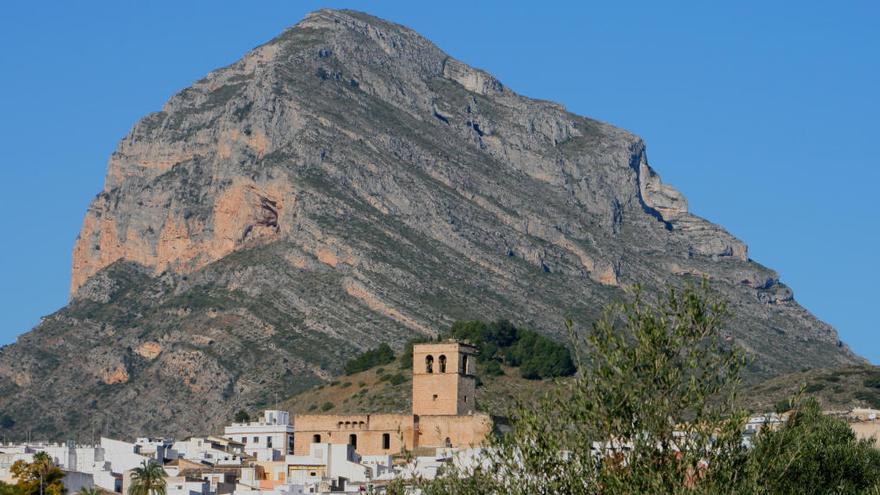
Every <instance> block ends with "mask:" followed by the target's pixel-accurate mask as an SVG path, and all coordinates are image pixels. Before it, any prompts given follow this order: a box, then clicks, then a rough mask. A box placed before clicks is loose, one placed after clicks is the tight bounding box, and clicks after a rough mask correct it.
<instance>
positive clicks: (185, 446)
mask: <svg viewBox="0 0 880 495" xmlns="http://www.w3.org/2000/svg"><path fill="white" fill-rule="evenodd" d="M173 451H174V452H175V453H176V454H177V455H178V458H182V459H186V460H188V461H194V462H202V463H207V464H211V465H215V466H240V465H241V456H242V454H244V445H243V444H242V443H239V442H238V441H235V440H231V439H229V438H222V437H215V436H207V437H190V438H187V439H186V440H181V441H179V442H174V446H173Z"/></svg>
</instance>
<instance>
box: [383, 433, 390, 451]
mask: <svg viewBox="0 0 880 495" xmlns="http://www.w3.org/2000/svg"><path fill="white" fill-rule="evenodd" d="M382 448H383V449H385V450H388V449H390V448H391V434H389V433H383V434H382Z"/></svg>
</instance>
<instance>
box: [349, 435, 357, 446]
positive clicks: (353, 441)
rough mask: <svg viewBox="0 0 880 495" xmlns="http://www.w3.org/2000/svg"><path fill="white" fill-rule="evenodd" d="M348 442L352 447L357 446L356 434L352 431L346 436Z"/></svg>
mask: <svg viewBox="0 0 880 495" xmlns="http://www.w3.org/2000/svg"><path fill="white" fill-rule="evenodd" d="M348 444H349V445H351V446H352V447H354V448H358V436H357V434H355V433H352V434H351V435H349V436H348Z"/></svg>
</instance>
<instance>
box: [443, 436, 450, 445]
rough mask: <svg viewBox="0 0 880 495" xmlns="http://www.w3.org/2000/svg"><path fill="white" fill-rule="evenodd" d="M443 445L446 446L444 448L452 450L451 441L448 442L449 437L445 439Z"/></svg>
mask: <svg viewBox="0 0 880 495" xmlns="http://www.w3.org/2000/svg"><path fill="white" fill-rule="evenodd" d="M443 444H444V445H446V448H452V440H450V439H449V437H446V440H445V441H444V442H443Z"/></svg>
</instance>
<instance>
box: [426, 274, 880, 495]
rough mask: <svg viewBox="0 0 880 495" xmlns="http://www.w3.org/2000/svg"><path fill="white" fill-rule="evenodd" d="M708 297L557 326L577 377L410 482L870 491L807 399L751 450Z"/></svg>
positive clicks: (718, 314)
mask: <svg viewBox="0 0 880 495" xmlns="http://www.w3.org/2000/svg"><path fill="white" fill-rule="evenodd" d="M725 313H726V309H725V305H724V304H723V303H721V302H720V301H718V300H716V299H715V298H713V297H712V296H711V295H710V294H709V292H708V289H707V288H706V287H705V286H703V287H702V288H701V289H693V288H686V289H683V290H669V291H668V293H667V294H666V295H665V297H663V298H662V299H660V300H658V301H654V302H647V301H646V300H645V298H644V297H643V296H642V294H641V293H640V292H639V291H638V290H636V291H635V292H634V294H633V296H632V299H631V300H630V301H629V302H627V303H619V304H614V305H612V306H610V307H609V308H607V309H606V311H605V313H604V316H603V317H602V318H601V319H600V321H598V322H597V323H596V324H595V325H593V328H592V330H591V331H587V332H584V331H580V330H578V329H575V328H574V327H573V326H572V325H571V324H570V323H569V325H568V327H569V330H570V334H571V338H572V346H573V349H574V355H575V358H576V361H577V364H578V369H579V372H578V373H577V374H576V376H575V377H574V379H572V380H566V381H563V382H560V383H558V386H557V387H554V388H553V389H551V390H550V391H549V392H548V393H547V394H546V395H545V396H544V397H543V398H541V399H540V400H539V401H538V402H537V403H535V404H529V405H528V406H527V405H524V404H520V405H518V406H517V407H515V408H514V409H513V410H512V411H511V412H510V413H509V416H510V427H511V431H510V433H509V434H506V435H503V436H498V437H494V438H492V439H491V440H490V442H489V445H488V446H487V448H486V449H484V451H483V452H484V458H483V459H482V461H481V462H479V463H476V464H475V465H472V466H457V467H455V466H454V465H453V466H451V467H449V468H448V469H447V470H446V471H445V473H444V474H443V475H441V476H439V477H438V478H437V479H436V480H433V481H430V482H424V483H417V484H419V487H420V488H421V489H422V490H423V493H425V494H426V495H435V494H484V493H485V494H501V493H504V494H512V495H525V494H539V495H540V494H556V493H565V494H602V495H614V494H631V493H658V494H660V493H663V494H667V493H669V494H741V493H749V494H768V495H769V494H786V495H787V494H795V493H807V494H814V493H815V494H819V493H841V494H850V493H852V494H855V493H870V494H874V495H880V472H878V471H880V454H878V451H877V450H876V449H874V448H873V447H871V446H870V444H869V443H868V442H866V441H858V440H856V439H855V437H854V436H853V433H852V431H851V430H850V428H849V426H848V425H847V424H846V423H845V422H843V421H842V420H839V419H835V418H831V417H828V416H824V415H822V414H821V411H820V410H819V406H818V404H817V403H815V402H814V401H809V402H805V403H799V402H797V401H793V402H792V407H793V409H794V411H793V413H792V416H791V419H790V421H789V422H788V423H787V424H786V425H785V426H784V427H783V428H781V429H779V430H777V431H769V430H768V431H766V432H764V431H762V432H761V433H760V434H759V435H758V436H757V437H756V438H755V440H754V447H753V448H752V449H751V450H750V449H748V448H747V447H746V446H745V445H744V444H743V442H742V437H741V434H742V430H743V426H744V424H745V420H746V419H747V415H746V414H745V412H744V411H742V410H739V409H737V408H736V407H735V406H734V399H735V391H736V389H737V386H738V384H739V374H740V371H741V369H742V368H743V366H744V364H745V360H744V358H743V357H742V355H741V352H740V351H739V350H738V349H737V348H734V347H731V346H730V345H728V344H727V343H726V342H725V341H724V340H723V339H722V338H720V335H721V332H720V329H721V325H722V323H723V318H724V315H725Z"/></svg>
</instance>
